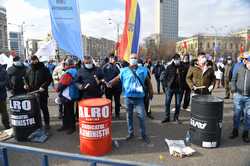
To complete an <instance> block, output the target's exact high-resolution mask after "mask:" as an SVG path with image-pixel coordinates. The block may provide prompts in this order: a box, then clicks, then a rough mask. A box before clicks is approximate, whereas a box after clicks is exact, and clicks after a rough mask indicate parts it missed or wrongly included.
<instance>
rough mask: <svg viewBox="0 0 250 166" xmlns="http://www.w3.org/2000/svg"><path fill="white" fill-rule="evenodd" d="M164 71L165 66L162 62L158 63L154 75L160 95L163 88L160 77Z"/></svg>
mask: <svg viewBox="0 0 250 166" xmlns="http://www.w3.org/2000/svg"><path fill="white" fill-rule="evenodd" d="M163 71H164V66H163V65H162V64H161V63H160V61H157V64H156V65H155V66H154V68H153V71H152V74H154V75H155V80H156V84H157V92H158V94H160V86H161V80H160V76H161V73H162V72H163ZM163 91H164V90H163Z"/></svg>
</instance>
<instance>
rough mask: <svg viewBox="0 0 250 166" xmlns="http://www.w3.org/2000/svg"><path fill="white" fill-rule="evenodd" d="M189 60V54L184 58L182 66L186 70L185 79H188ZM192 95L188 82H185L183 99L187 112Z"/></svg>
mask: <svg viewBox="0 0 250 166" xmlns="http://www.w3.org/2000/svg"><path fill="white" fill-rule="evenodd" d="M189 58H190V57H189V55H188V54H185V55H184V57H183V62H182V65H183V69H184V78H186V76H187V73H188V70H189V67H190V61H189ZM190 95H191V89H190V88H189V86H188V84H187V82H186V80H185V81H184V83H183V91H182V94H181V99H182V98H183V97H184V101H183V106H182V107H183V109H184V110H186V109H187V108H188V106H189V103H190Z"/></svg>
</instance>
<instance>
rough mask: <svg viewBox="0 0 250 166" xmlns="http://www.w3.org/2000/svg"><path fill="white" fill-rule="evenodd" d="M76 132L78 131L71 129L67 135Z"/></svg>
mask: <svg viewBox="0 0 250 166" xmlns="http://www.w3.org/2000/svg"><path fill="white" fill-rule="evenodd" d="M75 131H76V129H69V131H67V133H66V134H68V135H71V134H73V133H74V132H75Z"/></svg>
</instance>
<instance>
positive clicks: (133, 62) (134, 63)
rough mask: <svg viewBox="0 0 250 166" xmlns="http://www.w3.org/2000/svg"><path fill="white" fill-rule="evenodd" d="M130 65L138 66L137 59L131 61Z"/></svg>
mask: <svg viewBox="0 0 250 166" xmlns="http://www.w3.org/2000/svg"><path fill="white" fill-rule="evenodd" d="M129 64H130V65H137V64H138V62H137V59H130V60H129Z"/></svg>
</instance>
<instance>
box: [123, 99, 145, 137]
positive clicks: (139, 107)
mask: <svg viewBox="0 0 250 166" xmlns="http://www.w3.org/2000/svg"><path fill="white" fill-rule="evenodd" d="M125 107H126V111H127V125H128V134H134V125H133V112H134V111H135V112H136V113H137V117H138V119H139V123H140V130H141V136H142V137H145V136H146V128H145V107H144V98H135V97H126V98H125Z"/></svg>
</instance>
